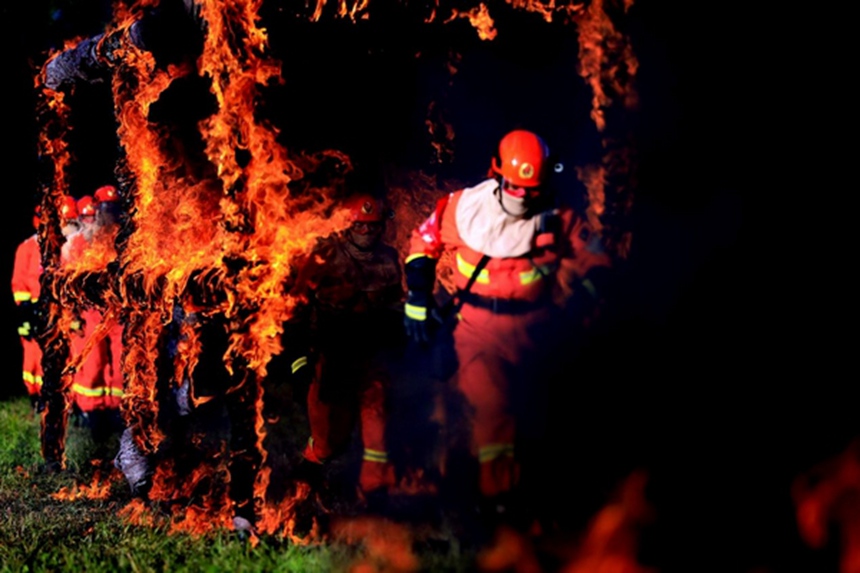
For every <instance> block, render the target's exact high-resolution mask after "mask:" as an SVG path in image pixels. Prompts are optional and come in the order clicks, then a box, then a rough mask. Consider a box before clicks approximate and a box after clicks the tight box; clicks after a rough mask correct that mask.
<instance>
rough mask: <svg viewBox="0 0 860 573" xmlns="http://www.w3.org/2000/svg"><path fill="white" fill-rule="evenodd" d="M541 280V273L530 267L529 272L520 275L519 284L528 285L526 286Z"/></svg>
mask: <svg viewBox="0 0 860 573" xmlns="http://www.w3.org/2000/svg"><path fill="white" fill-rule="evenodd" d="M542 278H543V275H542V274H541V272H540V271H539V270H537V269H536V268H534V267H532V269H531V270H528V271H523V272H521V273H520V284H521V285H528V284H531V283H533V282H535V281H539V280H541V279H542Z"/></svg>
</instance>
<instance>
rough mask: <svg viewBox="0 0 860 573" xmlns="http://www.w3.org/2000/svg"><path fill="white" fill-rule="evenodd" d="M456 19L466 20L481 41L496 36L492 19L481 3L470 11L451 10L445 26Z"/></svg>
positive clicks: (496, 32) (487, 9) (485, 6)
mask: <svg viewBox="0 0 860 573" xmlns="http://www.w3.org/2000/svg"><path fill="white" fill-rule="evenodd" d="M456 18H468V19H469V23H470V24H471V25H472V26H473V27H474V28H475V30H477V32H478V37H479V38H480V39H482V40H492V39H494V38H495V37H496V34H498V31H497V30H496V29H495V28H494V25H495V22H493V18H492V17H491V16H490V10H489V8H487V5H486V4H484V3H483V2H481V3H480V4H479V5H478V6H475V7H474V8H471V9H470V10H464V11H461V10H456V9H453V10H452V11H451V17H450V18H448V19H447V20H446V21H445V23H446V24H447V23H448V22H451V21H453V20H455V19H456Z"/></svg>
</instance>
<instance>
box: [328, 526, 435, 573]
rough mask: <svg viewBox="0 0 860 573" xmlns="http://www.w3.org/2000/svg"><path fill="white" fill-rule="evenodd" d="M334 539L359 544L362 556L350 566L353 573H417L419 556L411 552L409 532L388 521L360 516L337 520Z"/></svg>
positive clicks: (333, 529)
mask: <svg viewBox="0 0 860 573" xmlns="http://www.w3.org/2000/svg"><path fill="white" fill-rule="evenodd" d="M332 533H333V535H334V537H335V538H336V539H338V540H340V541H342V542H344V543H347V544H361V545H362V546H363V548H364V555H362V557H361V558H359V559H358V560H356V562H354V563H353V564H352V565H351V566H350V569H349V570H350V571H351V572H352V573H359V572H361V573H363V572H372V571H390V572H391V573H408V572H411V571H418V569H419V561H418V557H417V556H416V555H415V553H414V552H413V551H412V541H413V536H412V531H411V530H410V529H409V528H408V527H407V526H405V525H403V524H400V523H395V522H393V521H389V520H387V519H382V518H372V517H361V518H355V519H343V520H338V521H336V522H335V523H334V524H333V526H332Z"/></svg>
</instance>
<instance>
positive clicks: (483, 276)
mask: <svg viewBox="0 0 860 573" xmlns="http://www.w3.org/2000/svg"><path fill="white" fill-rule="evenodd" d="M457 270H458V271H460V273H462V274H463V276H464V277H466V278H469V277H471V276H472V273H474V272H475V265H472V264H469V263H467V262H466V261H465V260H463V257H461V256H460V253H457ZM475 282H478V283H481V284H482V285H487V284H490V273H489V272H487V269H481V272H480V273H478V278H476V279H475Z"/></svg>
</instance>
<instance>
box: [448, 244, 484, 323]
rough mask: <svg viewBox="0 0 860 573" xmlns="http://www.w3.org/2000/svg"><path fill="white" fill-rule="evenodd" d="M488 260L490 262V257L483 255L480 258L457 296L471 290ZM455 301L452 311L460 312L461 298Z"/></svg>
mask: <svg viewBox="0 0 860 573" xmlns="http://www.w3.org/2000/svg"><path fill="white" fill-rule="evenodd" d="M489 260H490V255H484V256H482V257H481V260H480V261H478V264H477V265H475V269H474V270H473V271H472V274H471V275H470V276H469V282H467V283H466V286H464V287H463V288H462V289H460V291H459V292H458V293H457V294H458V295H460V294H464V293H467V292H469V290H470V289H471V288H472V285H473V284H475V281H476V280H478V275H479V274H481V271H482V270H483V269H484V267H485V266H487V261H489ZM456 300H457V302H456V303H454V309H453V310H454V312H455V313H456V312H458V311H459V310H460V307H461V306H463V299H462V298H460V297H459V296H458V297H457V299H456Z"/></svg>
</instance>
